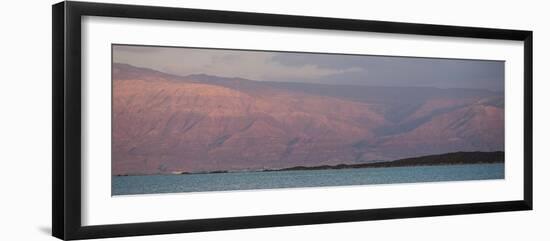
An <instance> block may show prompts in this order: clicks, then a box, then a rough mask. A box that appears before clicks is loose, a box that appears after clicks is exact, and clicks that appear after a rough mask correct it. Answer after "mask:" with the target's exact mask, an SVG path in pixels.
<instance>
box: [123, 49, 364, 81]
mask: <svg viewBox="0 0 550 241" xmlns="http://www.w3.org/2000/svg"><path fill="white" fill-rule="evenodd" d="M276 55H277V53H274V52H262V51H238V50H219V49H197V48H169V47H142V46H115V47H114V48H113V60H114V61H115V62H119V63H127V64H131V65H135V66H139V67H147V68H153V69H156V70H159V71H163V72H168V73H171V74H177V75H190V74H200V73H203V74H210V75H218V76H226V77H241V78H247V79H254V80H269V81H281V80H285V79H291V80H295V79H303V80H311V79H317V78H321V77H324V76H329V75H334V74H340V73H346V72H353V71H357V69H356V68H325V67H320V66H318V65H315V64H302V65H287V64H282V63H280V62H277V61H274V60H273V57H274V56H276Z"/></svg>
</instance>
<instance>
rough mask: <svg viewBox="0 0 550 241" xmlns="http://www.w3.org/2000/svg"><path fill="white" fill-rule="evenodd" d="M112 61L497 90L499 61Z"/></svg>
mask: <svg viewBox="0 0 550 241" xmlns="http://www.w3.org/2000/svg"><path fill="white" fill-rule="evenodd" d="M113 61H114V62H116V63H126V64H130V65H134V66H138V67H144V68H151V69H155V70H158V71H162V72H167V73H170V74H176V75H182V76H185V75H190V74H209V75H216V76H223V77H241V78H246V79H252V80H259V81H286V82H309V83H324V84H355V85H375V86H401V87H402V86H431V87H439V88H473V89H489V90H497V91H502V90H503V89H504V62H502V61H477V60H456V59H433V58H407V57H382V56H365V55H362V56H359V55H338V54H309V53H288V52H263V51H242V50H219V49H199V48H172V47H145V46H122V45H115V46H113Z"/></svg>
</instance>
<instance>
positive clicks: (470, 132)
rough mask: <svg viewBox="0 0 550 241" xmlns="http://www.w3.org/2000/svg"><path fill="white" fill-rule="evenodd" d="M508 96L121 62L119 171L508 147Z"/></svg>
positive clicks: (115, 148) (116, 93)
mask: <svg viewBox="0 0 550 241" xmlns="http://www.w3.org/2000/svg"><path fill="white" fill-rule="evenodd" d="M503 105H504V100H503V94H502V93H497V92H491V91H484V90H466V89H437V88H391V87H369V86H341V85H320V84H303V83H281V82H261V81H252V80H246V79H240V78H222V77H216V76H208V75H191V76H174V75H170V74H165V73H162V72H158V71H154V70H150V69H144V68H136V67H133V66H129V65H124V64H113V112H112V113H113V115H112V118H113V126H112V127H113V130H112V133H113V134H112V172H113V174H114V175H120V174H151V173H168V172H179V171H213V170H243V169H245V170H246V169H249V170H257V169H280V168H287V167H292V166H319V165H336V164H356V163H365V162H370V161H376V160H395V159H399V158H406V157H414V156H421V155H429V154H439V153H448V152H456V151H499V150H504V108H503V107H504V106H503Z"/></svg>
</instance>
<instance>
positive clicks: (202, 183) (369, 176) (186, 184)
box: [111, 163, 504, 195]
mask: <svg viewBox="0 0 550 241" xmlns="http://www.w3.org/2000/svg"><path fill="white" fill-rule="evenodd" d="M112 178H113V179H112V182H111V185H112V186H111V188H112V189H111V192H112V195H127V194H150V193H178V192H206V191H227V190H250V189H272V188H293V187H324V186H348V185H367V184H390V183H415V182H440V181H463V180H487V179H503V178H504V164H502V163H497V164H470V165H445V166H413V167H385V168H358V169H338V170H306V171H278V172H238V173H212V174H185V175H150V176H113V177H112Z"/></svg>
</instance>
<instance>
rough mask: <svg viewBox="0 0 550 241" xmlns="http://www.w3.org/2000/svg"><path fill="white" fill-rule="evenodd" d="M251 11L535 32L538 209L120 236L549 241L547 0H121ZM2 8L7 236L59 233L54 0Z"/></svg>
mask: <svg viewBox="0 0 550 241" xmlns="http://www.w3.org/2000/svg"><path fill="white" fill-rule="evenodd" d="M109 2H120V3H135V4H149V5H151V4H154V5H170V6H182V7H190V8H205V9H222V10H235V11H249V12H270V13H283V14H297V15H316V16H330V17H340V18H358V19H372V20H387V21H402V22H419V23H433V24H448V25H468V26H478V27H493V28H511V29H528V30H533V31H535V33H534V82H535V83H534V85H535V91H534V92H535V93H534V99H535V119H534V167H535V170H534V176H535V178H534V182H535V184H534V185H535V186H534V193H535V197H534V200H535V204H534V205H535V210H534V211H530V212H508V213H494V214H481V215H462V216H448V217H435V218H416V219H401V220H386V221H374V222H355V223H344V224H326V225H310V226H294V227H282V228H264V229H249V230H235V231H219V232H207V233H194V234H175V235H161V236H145V237H131V238H119V239H115V240H151V239H154V240H182V239H185V240H298V239H302V240H335V239H336V240H337V239H345V240H365V239H372V240H381V239H383V240H424V241H428V240H460V241H464V240H549V238H550V231H549V229H548V220H550V193H549V191H548V190H550V188H548V187H547V186H546V185H548V184H550V175H548V174H547V172H548V171H550V160H548V158H547V156H546V155H547V154H546V153H547V150H546V148H545V147H546V146H547V145H546V138H545V137H546V135H548V134H550V127H549V125H547V123H550V111H549V109H548V108H547V107H546V105H545V104H546V103H550V95H549V94H547V93H546V92H548V91H550V82H548V81H550V72H549V68H548V67H547V65H548V61H547V58H549V57H550V51H549V50H550V23H549V22H550V21H548V20H550V18H549V17H548V16H547V12H548V9H549V8H548V6H545V5H546V4H545V1H513V2H512V1H510V2H506V1H502V0H500V1H492V0H491V1H470V0H461V1H438V0H415V1H407V0H385V1H372V2H367V1H352V0H338V1H318V0H288V1H284V0H277V1H275V0H270V1H254V0H232V1H224V0H208V1H206V0H180V1H177V0H157V1H152V0H133V1H129V0H119V1H112V0H111V1H109ZM53 3H54V1H51V0H50V1H44V0H33V1H10V2H9V3H4V4H3V5H2V8H1V10H0V18H1V21H0V33H1V35H0V43H1V44H0V61H1V62H0V64H1V65H0V66H2V67H1V69H0V73H1V75H0V76H1V79H0V113H2V115H1V117H0V150H1V152H0V153H1V158H0V161H1V165H0V167H1V168H0V179H1V180H0V190H1V195H2V198H1V199H0V200H1V201H0V222H1V223H0V240H54V238H52V237H51V236H50V234H49V232H50V231H51V221H50V220H51V173H50V172H51V8H50V5H51V4H53Z"/></svg>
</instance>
